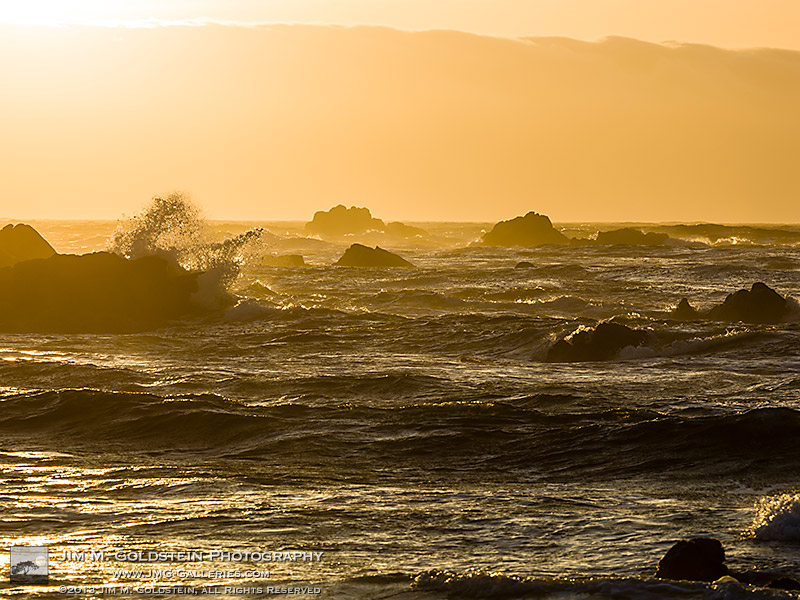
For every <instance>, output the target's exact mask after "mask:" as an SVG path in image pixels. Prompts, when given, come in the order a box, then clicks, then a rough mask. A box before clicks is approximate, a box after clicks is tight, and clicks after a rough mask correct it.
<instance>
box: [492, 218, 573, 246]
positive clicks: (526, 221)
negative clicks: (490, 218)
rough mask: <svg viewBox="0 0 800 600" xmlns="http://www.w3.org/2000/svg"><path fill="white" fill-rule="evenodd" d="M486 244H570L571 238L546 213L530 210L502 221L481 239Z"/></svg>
mask: <svg viewBox="0 0 800 600" xmlns="http://www.w3.org/2000/svg"><path fill="white" fill-rule="evenodd" d="M481 243H482V244H483V245H484V246H505V247H511V246H543V245H545V244H569V238H568V237H567V236H565V235H564V234H563V233H561V232H560V231H558V230H557V229H556V228H555V227H553V224H552V223H551V222H550V219H549V218H548V217H547V216H545V215H540V214H538V213H535V212H529V213H528V214H527V215H525V216H524V217H516V218H514V219H511V220H510V221H500V222H499V223H498V224H497V225H495V226H494V227H493V228H492V230H491V231H489V232H488V233H485V234H484V235H483V238H482V240H481Z"/></svg>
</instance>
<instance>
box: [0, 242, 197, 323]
mask: <svg viewBox="0 0 800 600" xmlns="http://www.w3.org/2000/svg"><path fill="white" fill-rule="evenodd" d="M199 276H200V273H190V272H188V271H186V270H184V269H183V268H182V267H180V266H179V265H177V264H175V263H172V262H170V261H167V260H166V259H164V258H161V257H158V256H147V257H143V258H138V259H135V260H130V259H126V258H123V257H121V256H118V255H116V254H111V253H108V252H95V253H92V254H84V255H82V256H77V255H72V254H56V255H54V256H51V257H50V258H44V259H36V260H29V261H25V262H20V263H17V264H16V265H14V266H13V267H5V268H2V269H0V330H2V331H30V332H57V333H66V332H102V333H122V332H132V331H143V330H147V329H154V328H157V327H159V326H163V325H165V324H166V323H167V322H168V321H170V320H173V319H178V318H181V317H184V316H186V315H187V314H189V313H192V312H196V311H197V307H196V305H195V304H194V303H193V301H192V296H193V294H194V293H195V292H196V291H197V290H198V277H199Z"/></svg>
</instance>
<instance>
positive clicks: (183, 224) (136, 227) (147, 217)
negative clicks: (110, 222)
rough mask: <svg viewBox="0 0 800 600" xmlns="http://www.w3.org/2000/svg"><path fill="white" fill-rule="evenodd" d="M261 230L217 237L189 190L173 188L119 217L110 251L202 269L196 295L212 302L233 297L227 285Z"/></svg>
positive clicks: (202, 302)
mask: <svg viewBox="0 0 800 600" xmlns="http://www.w3.org/2000/svg"><path fill="white" fill-rule="evenodd" d="M262 233H263V230H262V229H260V228H256V229H251V230H249V231H246V232H244V233H242V234H239V235H237V236H234V237H232V238H228V239H225V240H223V241H221V242H219V241H213V240H212V239H211V236H210V229H209V227H208V225H207V223H206V221H205V220H204V219H203V218H202V216H201V214H200V210H199V209H198V208H197V207H196V206H195V205H194V204H193V203H192V202H191V201H190V200H189V198H187V197H186V196H185V195H183V194H181V193H179V192H174V193H172V194H170V195H169V196H167V197H165V198H162V197H155V198H153V200H152V201H151V203H150V205H149V206H148V207H147V208H145V209H144V210H143V211H142V212H141V213H139V214H137V215H135V216H133V217H130V218H128V219H125V220H122V221H120V222H119V224H118V225H117V228H116V230H115V231H114V234H113V235H112V237H111V240H110V241H109V251H111V252H113V253H115V254H119V255H120V256H123V257H125V258H129V259H136V258H141V257H144V256H160V257H162V258H165V259H167V260H170V261H173V262H175V263H177V264H179V265H180V266H181V267H183V268H184V269H186V270H187V271H193V272H197V271H199V272H201V273H202V275H201V276H200V277H199V278H198V288H199V289H198V291H197V292H196V294H195V297H194V299H195V301H196V302H197V303H198V304H200V305H201V306H203V307H207V308H212V307H215V306H218V305H219V304H220V303H223V304H224V303H229V300H230V295H229V293H228V288H229V287H230V286H231V284H232V283H233V282H234V281H235V280H236V278H237V277H238V276H239V272H240V270H241V267H242V265H243V264H244V262H245V260H246V258H247V257H248V256H249V254H250V251H251V246H252V244H254V243H255V242H257V241H258V240H259V239H260V238H261V236H262Z"/></svg>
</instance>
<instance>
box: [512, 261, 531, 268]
mask: <svg viewBox="0 0 800 600" xmlns="http://www.w3.org/2000/svg"><path fill="white" fill-rule="evenodd" d="M534 267H536V265H535V264H533V263H532V262H530V261H528V260H522V261H520V262H518V263H517V264H516V265H514V268H515V269H533V268H534Z"/></svg>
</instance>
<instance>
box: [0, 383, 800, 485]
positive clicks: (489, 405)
mask: <svg viewBox="0 0 800 600" xmlns="http://www.w3.org/2000/svg"><path fill="white" fill-rule="evenodd" d="M553 400H554V399H553V397H549V396H542V397H539V396H532V397H525V398H519V399H514V400H507V401H498V400H487V401H483V402H472V403H463V402H445V403H436V404H408V405H403V406H399V407H395V408H378V407H369V406H363V405H354V404H345V405H336V406H312V405H310V404H301V403H285V404H276V405H271V406H252V405H247V404H243V403H239V402H233V401H231V400H228V399H225V398H223V397H220V396H217V395H213V394H197V395H186V396H179V397H164V396H159V395H155V394H137V393H120V392H116V393H114V392H102V391H98V390H89V389H69V390H61V391H45V392H32V393H24V394H10V395H6V396H5V397H4V398H3V399H2V401H0V407H2V413H0V414H1V416H0V433H2V435H3V437H19V436H22V437H25V438H27V439H30V440H36V443H37V444H39V445H45V446H47V445H56V446H59V447H61V446H70V447H74V448H91V447H96V446H102V447H104V448H106V449H116V450H125V451H126V452H130V451H133V452H136V451H147V452H153V451H155V452H165V453H169V452H173V451H179V452H182V453H188V454H190V455H206V454H212V455H214V456H215V457H219V458H228V459H248V460H256V461H266V460H268V463H269V464H270V465H273V466H274V465H281V466H282V467H283V468H288V469H289V472H293V471H292V470H291V469H293V468H296V469H297V471H296V474H297V475H300V474H301V471H302V469H303V468H304V467H317V468H320V469H323V468H324V469H325V470H326V471H327V472H328V473H329V474H330V475H331V476H347V477H358V478H365V477H366V478H369V477H370V476H371V475H372V474H374V467H372V466H371V465H375V464H380V465H382V467H381V468H382V469H383V470H388V472H389V473H394V472H397V471H398V470H403V471H412V472H417V473H418V474H420V475H424V474H425V473H431V472H436V473H437V475H438V476H440V477H444V478H446V477H448V476H450V475H455V474H461V475H463V474H464V473H468V474H469V476H473V477H481V478H485V477H496V478H501V479H506V478H509V477H511V478H515V479H516V478H519V477H523V478H525V479H529V478H531V477H533V478H543V479H551V478H554V479H562V478H565V477H566V478H572V477H574V476H576V475H579V474H583V475H586V474H587V473H591V474H592V475H593V476H594V477H597V478H600V479H602V478H605V477H617V476H620V475H634V474H635V475H653V476H659V475H663V474H671V475H672V476H674V475H675V474H676V473H680V474H681V475H682V476H691V475H697V476H703V477H708V476H720V477H723V476H724V477H731V476H737V477H738V476H748V474H749V473H754V472H758V473H759V475H760V476H763V477H768V476H775V475H776V474H780V473H782V472H785V471H786V470H787V469H792V468H797V467H798V466H800V457H799V456H798V455H797V452H796V440H797V439H798V436H800V411H798V410H795V409H791V408H756V409H753V410H749V411H747V412H741V413H739V412H716V413H710V414H709V412H708V411H706V412H705V413H704V414H702V415H697V413H696V411H693V410H692V409H687V410H684V411H680V412H677V413H674V414H662V413H658V412H655V411H652V410H646V409H641V408H640V409H637V408H630V409H628V408H608V409H596V410H593V409H591V408H583V409H581V408H579V407H574V406H573V407H572V408H571V409H570V408H567V410H564V411H557V410H556V411H554V410H552V408H551V407H552V404H553ZM565 402H567V403H568V402H569V399H568V398H567V399H566V400H565Z"/></svg>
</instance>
